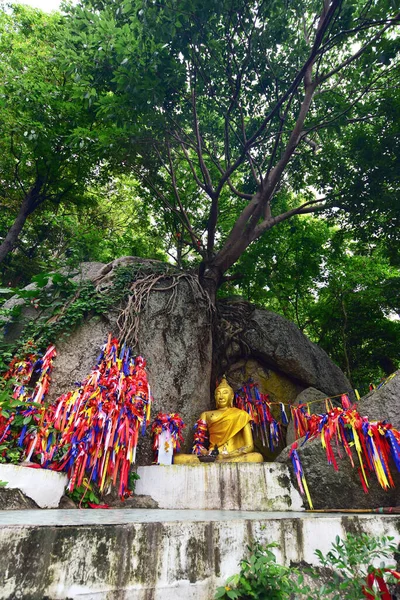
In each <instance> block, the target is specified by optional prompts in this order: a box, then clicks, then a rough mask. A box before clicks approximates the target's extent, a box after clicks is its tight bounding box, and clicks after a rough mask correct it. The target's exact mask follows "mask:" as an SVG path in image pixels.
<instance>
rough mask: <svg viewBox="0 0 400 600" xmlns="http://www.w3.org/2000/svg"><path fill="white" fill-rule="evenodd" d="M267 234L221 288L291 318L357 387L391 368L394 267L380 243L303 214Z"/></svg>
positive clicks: (399, 338)
mask: <svg viewBox="0 0 400 600" xmlns="http://www.w3.org/2000/svg"><path fill="white" fill-rule="evenodd" d="M282 202H283V199H282ZM289 206H290V205H289ZM270 241H271V244H267V245H266V244H265V243H263V240H259V241H257V242H256V243H255V244H253V245H252V246H251V247H250V248H249V249H248V250H247V251H246V252H245V253H244V254H243V255H242V256H241V258H240V259H239V261H238V262H237V264H236V265H235V267H234V269H233V274H234V275H235V276H236V277H238V279H236V280H234V281H232V282H229V283H227V284H226V285H225V286H224V287H223V288H222V289H221V295H227V296H229V295H232V294H240V295H242V296H244V297H245V298H246V299H247V300H250V301H251V302H254V303H256V304H258V305H260V306H263V307H266V308H268V309H270V310H273V311H275V312H277V313H280V314H282V315H283V316H285V317H286V318H288V319H289V320H291V321H293V322H294V323H296V325H297V326H298V327H299V328H300V329H301V330H302V331H303V332H304V333H306V334H307V335H308V337H309V338H310V339H311V340H312V341H314V342H316V343H318V344H319V345H320V346H322V348H324V350H326V352H327V353H328V354H329V356H330V357H331V358H332V359H333V360H334V361H335V362H336V363H337V364H338V365H339V366H340V367H341V368H342V369H343V371H345V372H346V374H347V375H348V377H349V379H350V380H351V381H352V383H353V386H354V387H356V388H357V389H359V390H360V391H365V392H366V391H367V390H368V384H369V383H370V382H371V381H372V382H376V383H377V382H379V380H380V379H381V378H382V377H384V376H387V375H389V374H390V373H392V372H393V371H395V370H396V369H397V368H398V366H399V347H400V321H399V319H398V318H397V315H399V313H400V307H399V301H398V299H399V293H400V273H399V269H398V267H397V266H393V265H392V264H391V257H390V256H388V255H387V252H386V243H385V242H382V243H377V242H375V243H371V242H368V243H364V242H361V241H358V242H356V241H355V240H354V238H353V235H352V234H351V233H348V234H347V233H346V232H344V231H343V230H340V229H339V228H338V227H333V226H332V225H330V223H329V222H328V221H327V220H325V219H320V218H319V219H318V218H315V217H314V218H310V217H305V216H303V217H294V218H293V219H292V220H290V221H287V222H285V223H282V225H281V226H280V227H277V228H275V229H273V230H272V231H271V232H270Z"/></svg>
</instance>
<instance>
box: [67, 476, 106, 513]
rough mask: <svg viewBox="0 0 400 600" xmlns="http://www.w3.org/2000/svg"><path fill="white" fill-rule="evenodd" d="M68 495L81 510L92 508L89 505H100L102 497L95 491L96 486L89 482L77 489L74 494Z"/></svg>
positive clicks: (68, 493)
mask: <svg viewBox="0 0 400 600" xmlns="http://www.w3.org/2000/svg"><path fill="white" fill-rule="evenodd" d="M66 495H67V496H68V497H69V498H71V500H73V502H75V504H76V505H77V506H79V508H90V506H89V504H100V496H99V495H98V493H97V492H96V491H95V490H94V486H93V485H92V484H89V483H88V482H84V483H82V485H80V486H78V487H75V488H74V490H73V492H68V491H67V492H66Z"/></svg>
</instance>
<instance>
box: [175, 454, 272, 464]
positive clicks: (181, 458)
mask: <svg viewBox="0 0 400 600" xmlns="http://www.w3.org/2000/svg"><path fill="white" fill-rule="evenodd" d="M215 462H216V463H219V464H221V463H262V462H264V457H263V455H262V454H259V452H247V453H246V454H240V455H238V456H227V457H224V455H223V454H219V455H218V456H217V458H216V460H215ZM209 464H210V463H206V462H201V461H200V460H199V458H198V456H197V455H196V454H175V456H174V465H203V466H204V465H209ZM211 464H214V463H211Z"/></svg>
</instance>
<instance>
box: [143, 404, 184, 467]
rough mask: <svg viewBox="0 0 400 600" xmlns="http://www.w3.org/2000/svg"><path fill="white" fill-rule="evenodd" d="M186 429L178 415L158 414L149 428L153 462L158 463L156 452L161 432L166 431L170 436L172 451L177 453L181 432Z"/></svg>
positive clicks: (180, 442) (180, 441)
mask: <svg viewBox="0 0 400 600" xmlns="http://www.w3.org/2000/svg"><path fill="white" fill-rule="evenodd" d="M185 427H186V425H185V423H184V422H183V420H182V419H181V417H180V416H179V415H178V413H170V414H167V413H161V412H160V413H158V415H157V416H156V418H155V419H154V421H153V424H152V426H151V433H152V435H153V452H154V462H155V463H156V464H157V463H158V450H159V442H160V435H161V432H162V431H168V432H169V433H170V435H171V440H172V444H173V449H174V451H177V452H179V450H180V448H181V444H182V443H183V436H182V430H183V429H184V428H185Z"/></svg>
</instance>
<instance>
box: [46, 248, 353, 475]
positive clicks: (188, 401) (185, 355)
mask: <svg viewBox="0 0 400 600" xmlns="http://www.w3.org/2000/svg"><path fill="white" fill-rule="evenodd" d="M129 265H132V268H133V269H134V270H135V273H137V272H141V273H143V272H145V273H146V274H147V275H148V274H149V272H152V273H156V274H157V275H158V276H159V277H158V279H157V282H156V283H155V284H154V285H153V287H152V288H151V290H149V293H148V295H147V296H146V298H145V301H144V302H143V303H142V305H141V310H140V311H138V310H137V305H136V306H134V307H133V312H132V313H131V316H132V319H131V321H132V322H133V321H137V326H136V329H135V334H134V335H133V336H131V337H129V335H128V336H127V339H126V340H125V341H126V342H127V343H128V344H130V345H133V346H134V348H133V350H134V352H135V353H136V354H141V355H142V356H144V358H145V359H146V361H147V366H148V376H149V383H150V386H151V389H152V392H153V396H154V405H153V409H152V416H153V418H154V417H155V416H156V414H157V413H158V412H159V411H161V412H167V413H168V412H178V413H179V414H180V415H181V417H182V418H183V420H184V422H185V423H186V425H187V429H186V430H185V433H184V436H185V443H184V446H183V451H186V452H187V451H189V450H190V447H191V444H192V427H193V425H194V423H195V421H196V420H197V418H198V417H199V415H200V413H201V412H203V411H204V410H208V409H210V408H212V406H213V399H212V394H211V393H210V391H211V381H212V382H215V379H216V377H218V376H220V375H222V374H223V373H224V372H227V373H228V376H230V375H232V377H233V379H234V383H235V386H236V385H237V387H239V386H240V385H241V384H242V383H243V382H244V381H245V379H246V378H247V377H248V376H249V375H251V374H252V373H253V375H254V374H256V376H257V378H258V379H259V381H258V383H260V384H261V385H262V386H264V387H265V389H264V388H263V389H262V391H265V392H267V393H269V394H270V396H271V399H272V400H274V401H284V402H285V401H286V402H292V401H293V400H294V399H295V397H296V395H297V394H298V393H299V392H301V391H302V390H303V389H304V388H307V387H309V386H314V387H317V388H319V389H320V390H322V391H323V394H327V395H333V394H338V393H342V392H346V391H349V390H350V383H349V382H348V380H347V379H346V377H345V376H344V375H343V373H342V372H341V371H340V369H339V368H338V367H337V366H336V365H334V364H333V363H332V362H331V361H330V359H329V358H328V356H327V355H326V353H325V352H324V351H323V350H321V349H320V348H318V347H317V346H316V345H315V344H312V343H311V342H310V341H309V340H308V339H307V338H306V337H305V336H304V335H303V334H302V333H301V332H300V330H299V329H298V328H297V327H296V326H295V325H294V324H293V323H290V322H289V321H287V320H286V319H284V318H283V317H281V316H279V315H276V314H274V313H272V312H270V311H266V310H261V309H255V308H254V307H253V306H251V305H250V304H248V303H240V302H239V303H233V304H232V303H227V302H220V303H218V307H217V311H216V318H215V315H213V311H212V310H210V304H209V300H208V297H207V296H206V295H205V292H204V291H203V290H202V288H201V287H200V285H199V283H198V281H197V279H196V278H195V277H194V276H191V275H190V274H189V273H186V274H185V273H179V274H178V275H176V276H175V278H172V277H171V275H170V270H169V269H168V266H167V265H164V264H163V263H160V262H159V261H152V260H146V259H138V258H135V257H123V258H121V259H117V260H115V261H113V262H112V263H109V264H107V265H103V264H102V263H88V264H84V265H82V267H81V269H79V270H78V272H77V273H74V276H75V277H76V278H77V279H78V280H85V279H88V280H91V281H93V283H94V284H95V285H96V286H97V288H98V289H99V290H100V291H102V292H103V293H104V294H107V293H110V289H111V287H112V286H113V277H114V275H115V272H116V270H117V269H118V268H119V267H126V266H129ZM147 275H146V276H147ZM49 285H51V283H49ZM124 308H126V305H122V306H121V305H120V304H118V305H117V306H115V307H113V308H112V309H110V310H109V311H108V314H106V315H104V316H103V317H99V316H96V317H92V318H88V319H86V321H85V322H84V323H83V324H82V325H81V326H80V327H79V328H77V329H76V330H75V331H73V332H72V333H70V335H69V337H68V338H64V337H63V338H62V339H59V340H54V341H55V343H56V345H57V352H58V356H57V359H56V360H55V368H54V372H53V377H52V385H51V389H50V396H49V399H50V400H53V399H56V398H57V397H58V396H59V395H61V394H62V393H65V392H67V391H69V390H70V389H73V387H74V385H75V383H76V382H80V381H82V379H84V378H85V377H86V376H87V375H88V374H89V372H90V370H91V369H92V368H93V367H94V365H95V364H96V358H97V356H98V353H99V349H100V346H101V345H102V344H104V342H105V341H106V339H107V336H108V334H109V333H112V334H113V335H116V336H117V337H119V334H120V324H121V321H119V320H118V317H119V316H120V314H121V310H123V309H124ZM135 311H136V312H135ZM138 312H139V314H138ZM215 324H217V330H216V332H215V330H213V326H214V325H215ZM213 332H214V335H213ZM215 333H216V334H215ZM213 341H214V346H213ZM136 342H137V343H136ZM249 365H250V366H251V368H250V366H249ZM212 368H213V372H212ZM249 369H250V370H249ZM251 369H253V371H251ZM250 371H251V372H250ZM242 374H243V379H242V380H240V379H241V376H242ZM151 460H152V453H151V441H150V436H149V433H147V437H146V440H145V441H144V443H143V440H141V442H140V444H139V452H138V461H139V464H148V463H149V462H151Z"/></svg>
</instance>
